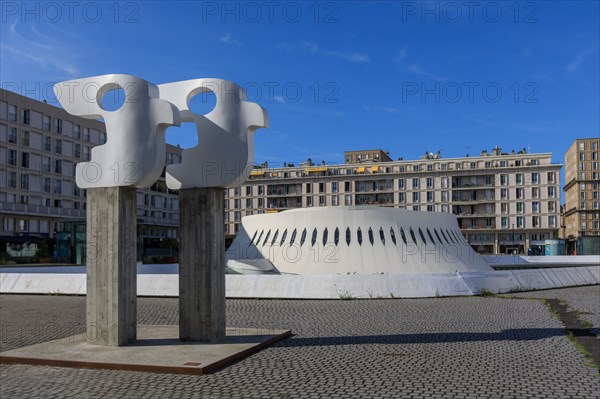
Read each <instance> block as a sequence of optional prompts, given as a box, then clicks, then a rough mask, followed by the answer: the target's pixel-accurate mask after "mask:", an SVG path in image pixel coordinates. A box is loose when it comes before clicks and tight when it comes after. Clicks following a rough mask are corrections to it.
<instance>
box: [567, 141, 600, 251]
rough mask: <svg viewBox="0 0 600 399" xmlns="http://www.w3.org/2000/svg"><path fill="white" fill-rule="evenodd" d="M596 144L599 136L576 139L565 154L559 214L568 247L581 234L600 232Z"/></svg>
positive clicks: (594, 234) (590, 234)
mask: <svg viewBox="0 0 600 399" xmlns="http://www.w3.org/2000/svg"><path fill="white" fill-rule="evenodd" d="M599 147H600V139H599V138H587V139H576V140H575V141H574V142H573V144H571V146H570V147H569V149H568V150H567V152H566V154H565V187H564V191H565V211H564V216H563V217H564V225H565V238H566V239H567V240H568V242H569V243H570V245H569V247H570V250H571V251H576V250H577V248H576V245H575V242H577V241H579V240H580V239H581V238H582V237H598V236H600V207H599V203H600V198H599V192H600V187H599V185H600V176H599V174H600V169H598V163H599V162H600V161H599V160H598V152H599ZM595 240H598V239H597V238H596V239H595Z"/></svg>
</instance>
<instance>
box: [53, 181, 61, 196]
mask: <svg viewBox="0 0 600 399" xmlns="http://www.w3.org/2000/svg"><path fill="white" fill-rule="evenodd" d="M54 194H62V181H61V180H60V179H56V181H55V182H54Z"/></svg>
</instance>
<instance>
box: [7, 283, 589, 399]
mask: <svg viewBox="0 0 600 399" xmlns="http://www.w3.org/2000/svg"><path fill="white" fill-rule="evenodd" d="M556 292H557V294H556V295H563V296H564V297H569V298H581V299H580V300H579V301H580V303H582V304H584V303H588V304H590V306H594V305H592V303H593V301H594V297H593V296H594V295H595V293H596V292H597V291H594V290H593V289H591V288H586V289H585V290H580V289H578V288H575V289H563V290H556ZM536 294H539V293H536ZM525 296H527V295H525ZM578 303H579V302H578ZM581 306H583V305H581ZM590 309H597V308H593V307H592V308H590ZM139 313H140V315H139V322H140V323H145V324H150V323H153V324H175V323H177V300H176V299H173V298H140V300H139ZM596 314H597V313H596ZM227 316H228V324H229V325H232V326H240V327H262V328H270V327H274V328H276V327H285V328H291V329H292V331H293V332H294V333H295V334H296V335H295V336H294V337H293V338H291V339H288V340H285V341H283V342H280V343H279V344H277V345H275V346H273V347H270V348H268V349H266V350H264V351H262V352H260V353H257V354H254V355H252V356H250V357H248V358H246V359H244V360H241V361H239V362H237V363H235V364H233V365H231V366H229V367H227V368H225V369H222V370H220V371H217V372H215V373H213V374H209V375H204V376H182V375H167V374H153V373H142V372H124V371H105V370H83V369H69V368H58V367H32V366H21V365H2V366H0V397H1V398H34V397H44V398H55V397H62V398H175V397H183V398H192V397H197V398H260V399H263V398H294V399H295V398H465V399H467V398H474V399H475V398H490V399H491V398H497V399H502V398H544V399H547V398H581V399H590V398H598V395H599V392H600V377H599V375H598V370H596V369H594V368H592V367H590V366H589V365H588V363H587V361H586V360H585V359H584V357H583V356H582V355H581V354H579V353H578V352H577V350H576V349H575V348H574V347H573V345H572V344H571V343H570V342H569V341H568V340H567V339H566V338H565V336H564V330H563V329H562V325H561V323H560V322H559V321H558V320H557V319H556V318H554V317H553V316H552V315H551V314H550V312H549V311H548V309H547V308H546V307H545V306H544V305H543V304H542V303H540V302H539V301H537V300H525V299H507V298H495V297H464V298H431V299H386V300H350V301H341V300H335V301H312V300H311V301H308V300H306V301H304V300H302V301H300V300H296V301H293V300H286V301H283V300H228V301H227ZM84 318H85V299H84V298H83V297H66V296H7V295H4V296H0V320H1V322H2V330H1V337H0V338H1V344H0V350H7V349H10V348H16V347H20V346H24V345H29V344H31V343H34V342H42V341H45V340H50V339H54V338H59V337H64V336H68V335H70V334H73V333H78V332H81V331H83V323H84Z"/></svg>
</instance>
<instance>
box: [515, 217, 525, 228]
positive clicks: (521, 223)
mask: <svg viewBox="0 0 600 399" xmlns="http://www.w3.org/2000/svg"><path fill="white" fill-rule="evenodd" d="M517 227H518V228H524V227H525V218H524V217H523V216H517Z"/></svg>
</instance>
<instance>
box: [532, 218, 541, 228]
mask: <svg viewBox="0 0 600 399" xmlns="http://www.w3.org/2000/svg"><path fill="white" fill-rule="evenodd" d="M531 226H532V227H540V217H539V216H532V217H531Z"/></svg>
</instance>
